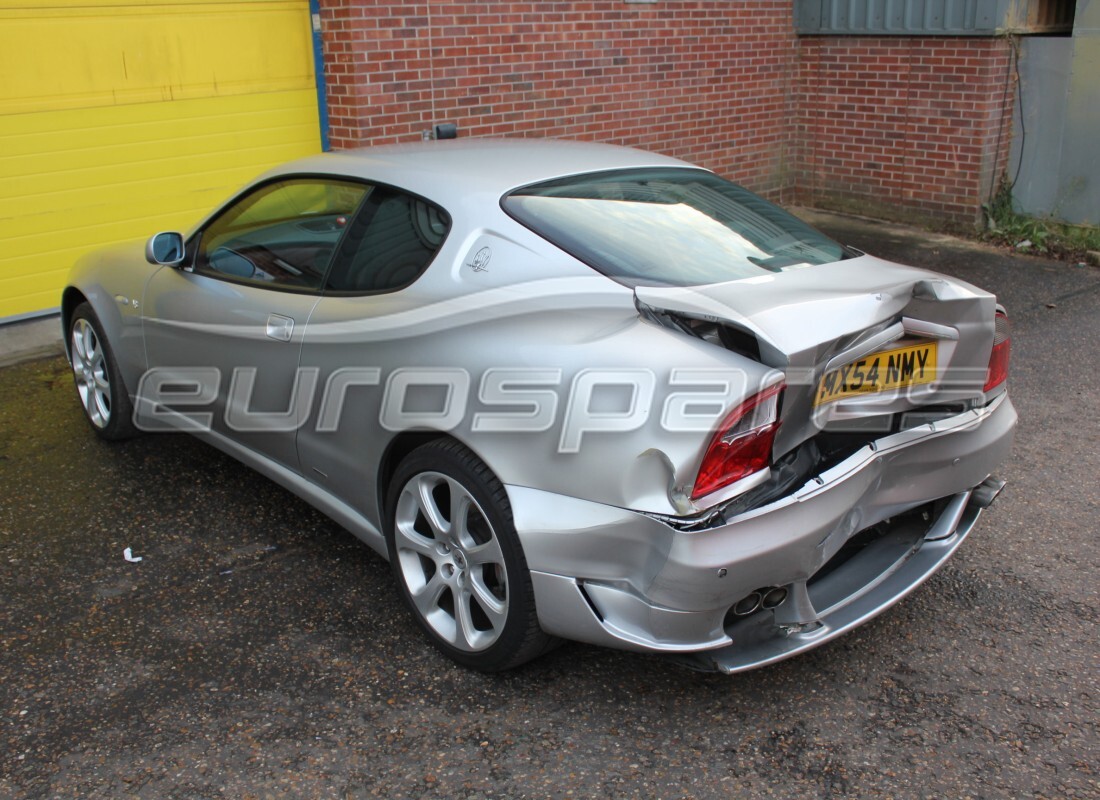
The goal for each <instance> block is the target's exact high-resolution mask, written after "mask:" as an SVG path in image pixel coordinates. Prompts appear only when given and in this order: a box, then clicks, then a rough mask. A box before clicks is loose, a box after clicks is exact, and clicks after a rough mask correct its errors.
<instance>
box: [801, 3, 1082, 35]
mask: <svg viewBox="0 0 1100 800" xmlns="http://www.w3.org/2000/svg"><path fill="white" fill-rule="evenodd" d="M794 13H795V30H797V31H798V32H799V33H801V34H826V35H837V36H861V35H862V36H912V35H923V36H927V35H938V36H995V35H997V34H998V33H1005V32H1009V31H1012V32H1032V33H1034V32H1040V31H1047V32H1049V31H1068V30H1069V27H1070V24H1071V22H1072V19H1073V5H1072V3H1071V2H1066V0H795V3H794Z"/></svg>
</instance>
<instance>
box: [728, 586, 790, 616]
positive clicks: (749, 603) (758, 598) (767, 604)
mask: <svg viewBox="0 0 1100 800" xmlns="http://www.w3.org/2000/svg"><path fill="white" fill-rule="evenodd" d="M786 599H787V588H786V587H785V586H765V587H764V588H763V589H757V590H756V591H753V592H749V593H748V594H747V595H745V596H744V597H742V598H741V599H740V600H738V601H737V602H736V603H734V604H733V608H731V609H730V611H732V612H733V614H734V616H737V617H747V616H748V615H749V614H753V613H755V612H757V611H759V610H760V609H762V608H764V609H767V610H769V611H770V610H771V609H773V608H778V607H779V606H780V605H782V604H783V601H784V600H786Z"/></svg>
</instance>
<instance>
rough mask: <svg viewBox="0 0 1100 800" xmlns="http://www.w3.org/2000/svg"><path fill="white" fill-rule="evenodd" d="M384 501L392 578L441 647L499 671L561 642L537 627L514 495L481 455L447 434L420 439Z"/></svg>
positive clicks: (488, 669) (479, 666) (460, 659)
mask: <svg viewBox="0 0 1100 800" xmlns="http://www.w3.org/2000/svg"><path fill="white" fill-rule="evenodd" d="M387 499H388V502H387V504H386V508H387V525H386V544H387V547H388V549H389V556H390V563H391V565H392V566H393V572H394V576H395V577H396V579H397V584H398V587H399V589H400V592H401V595H402V597H403V598H404V600H405V603H406V605H407V606H408V607H409V610H410V611H411V612H412V614H413V616H414V617H415V618H416V620H417V622H418V623H419V624H420V626H421V627H422V628H423V629H424V631H425V632H426V633H427V634H428V637H429V638H430V639H431V640H432V642H433V643H434V644H435V646H436V647H438V648H439V649H440V650H441V651H442V652H443V653H445V654H446V655H447V656H449V657H450V658H452V659H454V660H455V661H457V662H458V663H460V664H462V665H464V666H467V667H471V668H473V669H479V670H482V671H486V672H496V671H499V670H504V669H510V668H512V667H515V666H519V665H520V664H522V663H524V662H525V661H529V660H531V659H532V658H535V657H536V656H538V655H540V654H542V653H543V652H545V651H546V650H548V649H550V648H551V647H552V646H553V645H554V644H555V643H556V640H554V639H553V638H552V637H550V636H547V635H546V634H545V633H543V631H542V629H541V628H540V627H539V624H538V618H537V616H536V613H535V599H534V590H533V588H532V585H531V575H530V572H529V571H528V569H527V562H526V560H525V559H524V556H523V550H522V548H521V547H520V543H519V537H518V536H517V535H516V531H515V526H514V524H513V522H512V511H511V506H510V505H509V503H508V495H507V493H506V492H505V490H504V487H503V486H502V485H501V483H500V481H499V480H498V479H497V478H496V476H495V475H493V473H492V471H490V470H489V468H488V467H487V466H486V465H485V464H484V463H482V461H481V460H480V459H478V458H477V456H475V455H474V454H473V453H471V452H470V451H469V450H468V449H466V448H465V447H463V446H462V445H461V444H459V443H458V442H454V441H450V440H441V441H436V442H431V443H429V444H426V445H423V446H422V447H419V448H417V449H416V450H414V451H413V452H412V453H410V454H409V455H408V456H406V458H405V459H404V460H403V461H402V462H401V463H400V465H399V466H398V468H397V471H396V472H395V474H394V477H393V480H392V482H391V484H390V490H389V494H388V498H387Z"/></svg>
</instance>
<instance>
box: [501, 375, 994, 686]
mask: <svg viewBox="0 0 1100 800" xmlns="http://www.w3.org/2000/svg"><path fill="white" fill-rule="evenodd" d="M1015 425H1016V412H1015V410H1014V409H1013V407H1012V404H1011V402H1010V400H1009V399H1008V396H1007V394H1003V395H1001V396H999V397H998V398H996V399H995V400H994V401H993V402H991V403H990V404H989V405H988V406H986V407H984V408H980V409H974V410H971V411H967V412H965V413H963V414H959V415H958V416H956V417H951V418H949V419H944V420H939V421H937V422H935V423H932V424H928V425H922V426H920V427H919V428H914V429H911V430H906V431H902V432H900V433H896V434H893V435H891V436H887V437H884V438H882V439H879V440H877V441H876V442H874V443H872V444H871V445H868V446H867V447H864V448H862V449H861V450H859V451H857V452H856V453H854V454H853V455H852V456H850V457H849V458H847V459H845V460H844V461H843V462H841V463H839V464H837V465H836V466H834V467H833V468H831V469H829V470H827V471H826V472H823V473H822V474H821V475H819V476H817V477H816V478H814V479H813V480H810V481H809V482H807V483H806V484H805V485H804V486H803V487H802V488H801V489H799V490H798V491H796V492H794V493H793V494H791V495H790V496H788V497H784V498H783V499H781V500H777V501H775V502H773V503H770V504H768V505H766V506H763V507H760V508H757V509H754V510H752V511H749V512H746V513H744V514H741V515H739V516H737V517H735V518H733V519H731V520H729V521H728V522H727V523H726V524H723V525H720V526H718V527H714V528H710V529H707V530H700V531H692V532H684V531H680V530H676V529H675V528H673V527H671V526H669V525H667V524H665V523H663V522H661V521H659V520H657V519H654V518H652V517H650V516H647V515H645V514H640V513H637V512H632V511H629V510H625V509H620V508H614V507H611V506H604V505H600V504H597V503H591V502H588V501H583V500H578V499H576V498H570V497H564V496H561V495H554V494H550V493H546V492H540V491H538V490H533V489H526V488H520V487H512V486H510V487H508V493H509V497H510V499H511V503H512V509H513V514H514V516H515V522H516V530H517V532H518V533H519V535H520V540H521V542H522V544H523V548H524V553H525V555H526V557H527V562H528V565H529V567H530V569H531V573H532V581H533V584H534V588H535V600H536V607H537V609H538V615H539V621H540V623H541V624H542V626H543V628H544V629H545V630H546V631H547V632H548V633H552V634H556V635H559V636H563V637H565V638H569V639H574V640H578V641H585V642H590V643H593V644H599V645H603V646H610V647H618V648H624V649H631V650H639V651H647V652H663V653H670V654H678V655H680V656H687V655H688V654H691V655H690V657H689V660H690V663H691V664H692V666H695V667H697V668H702V669H712V670H713V669H716V670H721V671H725V672H737V671H741V670H746V669H751V668H754V667H759V666H763V665H766V664H769V663H772V662H775V661H779V660H781V659H784V658H788V657H790V656H792V655H795V654H797V653H800V652H803V651H805V650H808V649H811V648H813V647H816V646H818V645H821V644H823V643H825V642H827V641H829V640H831V639H833V638H835V637H836V636H839V635H841V634H843V633H844V632H846V631H848V630H850V629H852V628H854V627H856V626H858V625H860V624H862V623H863V622H866V621H867V620H869V619H871V618H872V617H874V616H875V615H877V614H879V613H881V612H882V611H884V610H886V609H887V608H889V607H890V606H892V605H893V604H895V603H897V602H898V601H899V600H901V599H902V598H903V597H905V596H906V595H907V594H909V592H911V591H912V590H913V589H915V588H916V587H917V586H919V585H920V584H921V583H922V582H923V581H924V580H926V579H927V578H928V577H929V576H930V575H931V574H932V573H933V572H935V571H936V569H938V568H939V567H940V566H941V565H942V564H943V563H944V561H946V560H947V558H948V557H950V555H951V553H953V552H954V551H955V549H956V548H957V547H958V546H959V545H960V544H961V543H962V541H963V539H964V538H965V537H966V536H967V534H968V533H969V532H970V530H971V529H972V528H973V526H974V524H975V522H976V521H977V518H978V516H979V515H980V513H981V510H982V508H984V507H985V506H987V505H988V504H989V502H992V498H993V497H994V496H995V495H996V491H997V490H998V489H999V484H997V483H991V482H989V476H990V475H991V473H992V472H993V471H994V470H995V469H996V468H997V467H998V465H1000V463H1001V462H1002V461H1003V460H1004V459H1005V458H1006V457H1007V456H1008V453H1009V449H1010V447H1011V442H1012V434H1013V430H1014V428H1015ZM864 540H866V541H864ZM857 544H858V545H859V546H858V548H857V547H856V545H857ZM853 549H855V550H856V551H857V552H854V553H853V552H849V551H852V550H853ZM772 588H781V589H784V590H785V591H784V592H783V593H782V596H783V597H784V599H783V601H782V602H781V603H779V604H778V605H776V606H775V607H774V608H761V609H759V610H755V611H754V612H753V613H750V614H748V615H746V616H737V615H736V614H735V613H733V608H734V607H735V606H736V605H737V604H738V602H739V601H741V600H743V599H744V598H745V597H746V596H749V595H752V593H754V592H760V591H761V590H768V589H772Z"/></svg>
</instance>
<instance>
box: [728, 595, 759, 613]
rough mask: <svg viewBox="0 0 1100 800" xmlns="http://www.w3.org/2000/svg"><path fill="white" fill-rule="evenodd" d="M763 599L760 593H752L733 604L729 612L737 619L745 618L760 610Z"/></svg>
mask: <svg viewBox="0 0 1100 800" xmlns="http://www.w3.org/2000/svg"><path fill="white" fill-rule="evenodd" d="M763 599H764V598H763V597H761V595H760V592H752V593H750V594H747V595H745V596H744V597H742V598H741V599H740V600H738V601H737V602H736V603H734V604H733V608H732V609H730V610H731V611H733V613H734V614H735V615H736V616H738V617H746V616H748V615H749V614H751V613H753V612H754V611H756V610H757V609H759V608H760V603H761V602H762V601H763Z"/></svg>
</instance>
